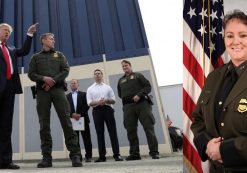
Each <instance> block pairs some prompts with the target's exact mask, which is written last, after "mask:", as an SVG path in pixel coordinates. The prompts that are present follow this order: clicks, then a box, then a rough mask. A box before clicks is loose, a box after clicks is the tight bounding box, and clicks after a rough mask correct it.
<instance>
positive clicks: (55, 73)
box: [28, 50, 69, 83]
mask: <svg viewBox="0 0 247 173" xmlns="http://www.w3.org/2000/svg"><path fill="white" fill-rule="evenodd" d="M68 74H69V64H68V61H67V59H66V57H65V56H64V55H63V54H62V53H61V52H59V51H54V50H50V51H48V52H46V51H44V50H42V51H40V52H38V53H36V54H34V55H33V57H32V58H31V61H30V63H29V69H28V77H29V78H30V79H31V80H32V81H34V82H37V83H39V82H43V76H49V77H52V78H53V79H54V80H55V82H56V83H61V82H63V81H64V80H65V78H66V77H67V76H68Z"/></svg>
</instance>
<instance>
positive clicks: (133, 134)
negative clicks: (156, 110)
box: [123, 101, 159, 155]
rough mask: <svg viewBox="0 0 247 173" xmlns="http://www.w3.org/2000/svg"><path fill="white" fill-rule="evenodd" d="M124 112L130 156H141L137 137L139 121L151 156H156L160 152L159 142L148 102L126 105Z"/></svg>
mask: <svg viewBox="0 0 247 173" xmlns="http://www.w3.org/2000/svg"><path fill="white" fill-rule="evenodd" d="M123 112H124V127H125V128H126V130H127V136H128V140H129V143H130V151H129V153H130V155H140V149H139V139H138V136H137V126H138V120H139V121H140V123H141V124H142V126H143V129H144V131H145V134H146V137H147V141H148V146H149V151H150V152H149V154H150V155H155V154H159V152H158V141H157V138H156V136H155V132H154V124H155V119H154V116H153V114H152V107H151V105H150V104H149V103H148V102H147V101H142V102H139V103H131V104H125V105H124V106H123Z"/></svg>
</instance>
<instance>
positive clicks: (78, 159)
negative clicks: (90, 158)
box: [71, 156, 82, 167]
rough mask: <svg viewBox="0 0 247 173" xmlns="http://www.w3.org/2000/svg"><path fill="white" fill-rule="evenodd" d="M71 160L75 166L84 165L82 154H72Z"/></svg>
mask: <svg viewBox="0 0 247 173" xmlns="http://www.w3.org/2000/svg"><path fill="white" fill-rule="evenodd" d="M71 161H72V166H73V167H82V162H81V157H80V156H72V157H71Z"/></svg>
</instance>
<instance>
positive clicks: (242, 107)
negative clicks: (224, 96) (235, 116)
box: [238, 99, 247, 113]
mask: <svg viewBox="0 0 247 173" xmlns="http://www.w3.org/2000/svg"><path fill="white" fill-rule="evenodd" d="M238 112H240V113H244V112H247V99H240V101H239V105H238Z"/></svg>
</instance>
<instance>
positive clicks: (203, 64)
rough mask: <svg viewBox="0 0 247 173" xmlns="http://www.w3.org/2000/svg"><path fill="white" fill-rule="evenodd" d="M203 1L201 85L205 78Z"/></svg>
mask: <svg viewBox="0 0 247 173" xmlns="http://www.w3.org/2000/svg"><path fill="white" fill-rule="evenodd" d="M204 8H205V7H204V0H202V50H203V53H202V73H203V75H202V81H203V85H204V76H205V51H204V48H205V43H204V40H205V35H204V33H205V28H204V26H205V21H204Z"/></svg>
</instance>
